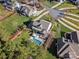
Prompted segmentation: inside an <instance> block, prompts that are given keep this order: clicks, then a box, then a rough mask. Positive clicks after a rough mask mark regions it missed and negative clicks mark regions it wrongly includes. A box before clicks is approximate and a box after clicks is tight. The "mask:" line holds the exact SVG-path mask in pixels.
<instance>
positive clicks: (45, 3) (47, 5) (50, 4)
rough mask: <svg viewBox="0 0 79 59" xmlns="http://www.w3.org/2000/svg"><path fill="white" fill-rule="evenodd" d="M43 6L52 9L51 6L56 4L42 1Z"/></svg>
mask: <svg viewBox="0 0 79 59" xmlns="http://www.w3.org/2000/svg"><path fill="white" fill-rule="evenodd" d="M43 4H44V5H45V6H46V7H48V8H49V7H52V6H54V5H55V4H57V2H54V1H52V2H49V1H44V2H43Z"/></svg>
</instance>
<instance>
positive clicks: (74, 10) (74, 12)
mask: <svg viewBox="0 0 79 59" xmlns="http://www.w3.org/2000/svg"><path fill="white" fill-rule="evenodd" d="M68 12H70V13H73V14H77V15H79V9H73V10H68Z"/></svg>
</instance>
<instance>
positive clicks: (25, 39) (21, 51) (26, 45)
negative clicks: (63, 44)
mask: <svg viewBox="0 0 79 59" xmlns="http://www.w3.org/2000/svg"><path fill="white" fill-rule="evenodd" d="M4 11H5V10H4V8H3V7H2V6H1V5H0V15H1V16H3V15H6V13H7V12H4ZM3 12H4V13H3ZM29 19H30V18H29V17H25V16H21V15H19V14H17V13H14V14H13V15H11V16H9V17H7V18H6V19H4V20H2V21H0V42H1V43H0V59H6V58H8V59H12V58H16V59H26V58H28V56H32V57H33V58H34V59H40V58H41V59H48V58H49V59H52V58H53V59H56V58H55V57H54V56H52V54H50V53H49V52H48V51H47V50H45V49H44V48H42V47H38V46H36V45H35V44H34V43H33V42H32V41H31V40H30V35H29V30H27V29H26V30H24V31H23V32H22V33H21V34H20V35H19V36H18V37H17V38H16V40H14V41H12V40H10V39H9V38H10V36H11V35H12V34H14V33H15V32H16V30H17V28H18V27H19V26H23V25H24V22H27V21H28V20H29ZM2 42H5V43H2ZM4 51H5V52H4ZM15 52H16V53H15ZM39 57H40V58H39Z"/></svg>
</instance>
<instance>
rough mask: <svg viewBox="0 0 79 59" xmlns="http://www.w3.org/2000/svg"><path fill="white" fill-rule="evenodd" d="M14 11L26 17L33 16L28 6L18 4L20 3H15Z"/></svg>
mask: <svg viewBox="0 0 79 59" xmlns="http://www.w3.org/2000/svg"><path fill="white" fill-rule="evenodd" d="M14 9H15V10H16V11H17V13H19V14H21V15H24V16H31V15H32V13H33V12H32V11H31V10H30V9H29V7H28V6H26V5H25V4H21V3H18V2H15V5H14Z"/></svg>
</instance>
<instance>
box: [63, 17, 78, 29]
mask: <svg viewBox="0 0 79 59" xmlns="http://www.w3.org/2000/svg"><path fill="white" fill-rule="evenodd" d="M65 20H67V21H69V22H71V23H73V24H75V25H77V26H79V22H76V21H73V20H71V19H67V18H65ZM63 22H64V21H63ZM64 23H66V22H64ZM66 24H68V23H66ZM68 25H69V26H71V27H73V28H75V29H77V30H79V28H76V27H74V26H72V25H70V24H68Z"/></svg>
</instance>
